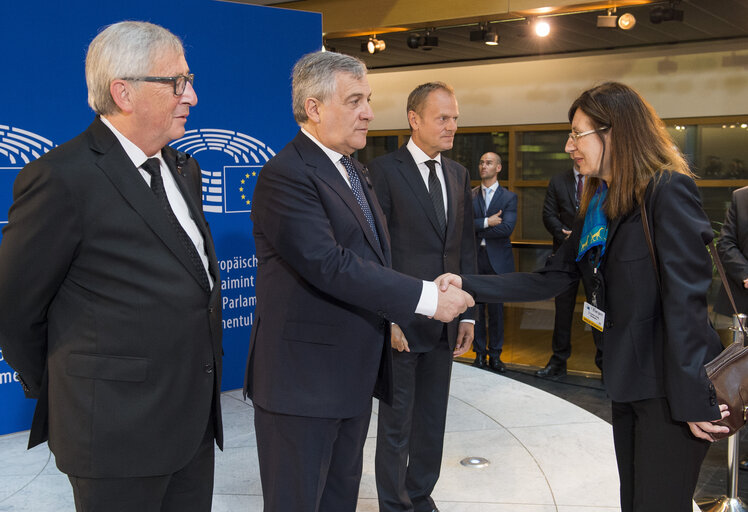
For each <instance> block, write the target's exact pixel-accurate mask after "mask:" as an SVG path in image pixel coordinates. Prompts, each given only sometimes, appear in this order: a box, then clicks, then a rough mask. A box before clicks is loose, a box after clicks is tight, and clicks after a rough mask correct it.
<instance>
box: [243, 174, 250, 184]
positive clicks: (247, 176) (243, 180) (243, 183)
mask: <svg viewBox="0 0 748 512" xmlns="http://www.w3.org/2000/svg"><path fill="white" fill-rule="evenodd" d="M247 178H249V176H247ZM242 185H244V180H242Z"/></svg>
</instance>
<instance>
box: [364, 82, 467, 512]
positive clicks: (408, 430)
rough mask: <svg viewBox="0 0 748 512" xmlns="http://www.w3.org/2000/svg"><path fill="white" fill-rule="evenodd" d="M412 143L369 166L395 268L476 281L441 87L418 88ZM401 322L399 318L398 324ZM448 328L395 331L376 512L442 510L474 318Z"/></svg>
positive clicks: (449, 111)
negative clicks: (450, 436)
mask: <svg viewBox="0 0 748 512" xmlns="http://www.w3.org/2000/svg"><path fill="white" fill-rule="evenodd" d="M406 112H407V115H408V123H409V124H410V129H411V138H410V140H409V141H408V143H407V144H406V145H405V146H403V147H401V148H400V149H398V150H397V151H395V152H394V153H390V154H388V155H384V156H382V157H379V158H376V159H374V160H373V161H372V162H371V163H370V168H371V174H372V180H373V181H374V190H375V191H376V194H377V199H379V203H380V204H381V205H382V210H383V211H384V215H385V217H386V219H387V228H388V229H389V232H390V236H391V237H392V268H393V269H395V270H399V271H401V272H403V273H405V274H408V275H411V276H414V277H417V278H419V279H424V280H431V279H434V278H436V277H437V276H439V275H441V274H442V272H445V271H447V270H446V269H461V270H460V271H461V272H467V273H471V274H472V273H475V271H476V266H475V240H474V237H473V215H472V200H471V196H470V176H469V174H468V172H467V170H466V169H465V168H464V167H463V166H461V165H460V164H458V163H457V162H454V161H452V160H450V159H448V158H446V157H443V156H442V155H441V152H442V151H446V150H449V149H451V148H452V143H453V140H454V135H455V132H456V130H457V117H458V115H459V111H458V108H457V100H456V98H455V95H454V91H453V90H452V88H451V87H449V86H448V85H446V84H444V83H441V82H431V83H426V84H423V85H420V86H418V87H416V89H414V90H413V91H412V92H411V93H410V96H408V104H407V109H406ZM393 320H394V319H393ZM461 320H462V321H454V322H451V323H449V324H447V325H444V324H441V323H439V322H436V321H434V320H430V319H428V318H423V317H419V318H415V319H413V320H412V321H410V322H400V321H397V320H395V321H396V322H397V324H399V325H393V326H392V347H393V352H392V357H393V376H394V401H393V403H392V404H391V405H390V404H386V403H383V402H380V404H379V424H378V431H377V449H376V462H375V469H376V480H377V492H378V495H379V510H380V511H382V512H389V511H395V510H398V511H400V510H410V511H414V510H415V511H425V510H428V511H432V510H436V505H434V502H433V500H432V499H431V491H432V490H433V489H434V486H435V485H436V481H437V480H438V478H439V471H440V468H441V458H442V445H443V442H444V426H445V419H446V413H447V399H448V397H449V381H450V375H451V371H452V357H453V356H457V355H460V354H463V353H464V352H466V351H467V350H469V349H470V345H471V342H472V341H473V320H472V310H470V311H469V312H468V313H467V314H466V315H465V316H463V317H462V319H461Z"/></svg>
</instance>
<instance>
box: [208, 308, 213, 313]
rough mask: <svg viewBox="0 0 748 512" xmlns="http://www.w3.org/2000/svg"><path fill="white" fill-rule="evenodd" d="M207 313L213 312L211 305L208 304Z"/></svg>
mask: <svg viewBox="0 0 748 512" xmlns="http://www.w3.org/2000/svg"><path fill="white" fill-rule="evenodd" d="M208 313H209V314H211V315H212V314H213V306H208Z"/></svg>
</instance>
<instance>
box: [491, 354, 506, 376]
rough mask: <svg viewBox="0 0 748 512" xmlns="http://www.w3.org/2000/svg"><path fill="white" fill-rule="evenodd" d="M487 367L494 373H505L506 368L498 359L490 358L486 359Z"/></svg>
mask: <svg viewBox="0 0 748 512" xmlns="http://www.w3.org/2000/svg"><path fill="white" fill-rule="evenodd" d="M488 367H489V368H490V369H491V370H493V371H495V372H498V373H506V366H505V365H504V363H502V362H501V359H499V358H498V357H490V358H489V359H488Z"/></svg>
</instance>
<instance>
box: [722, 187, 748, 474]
mask: <svg viewBox="0 0 748 512" xmlns="http://www.w3.org/2000/svg"><path fill="white" fill-rule="evenodd" d="M717 253H719V258H720V260H721V261H722V265H723V266H724V267H725V274H727V281H728V284H729V286H730V291H731V292H732V297H733V299H735V306H736V307H737V308H738V313H743V314H746V313H748V187H743V188H739V189H737V190H735V191H734V192H733V193H732V201H731V202H730V207H729V208H728V209H727V212H726V213H725V222H724V223H723V224H722V231H721V232H720V234H719V239H718V240H717ZM714 311H715V312H717V313H720V314H722V315H727V316H729V317H732V315H733V311H732V305H731V304H730V299H729V298H728V297H727V292H726V291H725V288H724V285H722V286H721V287H720V289H719V293H718V295H717V301H716V303H715V304H714ZM744 437H745V436H744ZM739 467H740V469H744V470H748V457H743V459H741V461H740V464H739Z"/></svg>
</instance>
